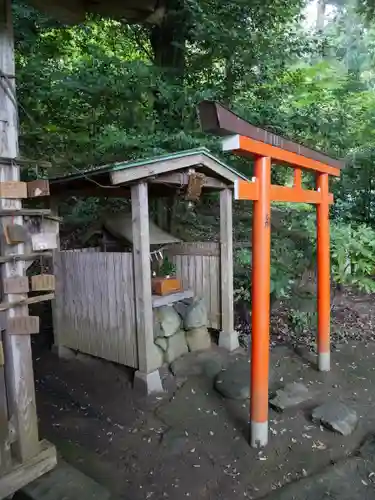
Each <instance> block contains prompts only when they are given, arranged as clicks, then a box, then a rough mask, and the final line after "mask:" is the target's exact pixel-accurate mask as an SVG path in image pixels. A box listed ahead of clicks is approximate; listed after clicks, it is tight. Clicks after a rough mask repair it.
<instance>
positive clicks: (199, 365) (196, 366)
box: [169, 349, 225, 378]
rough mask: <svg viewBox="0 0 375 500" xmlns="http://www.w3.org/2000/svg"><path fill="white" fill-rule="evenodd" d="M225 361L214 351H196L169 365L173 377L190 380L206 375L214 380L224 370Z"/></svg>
mask: <svg viewBox="0 0 375 500" xmlns="http://www.w3.org/2000/svg"><path fill="white" fill-rule="evenodd" d="M224 364H225V361H224V359H223V357H222V356H221V355H220V353H219V352H217V351H215V350H214V349H210V350H206V351H195V352H190V353H189V354H185V355H184V356H181V357H180V358H178V359H176V360H175V361H173V363H171V364H170V365H169V368H170V370H171V372H172V373H173V375H175V376H176V377H182V378H188V377H192V376H195V375H205V376H206V377H208V378H214V377H216V375H217V374H218V373H219V372H220V371H221V370H222V368H223V366H224Z"/></svg>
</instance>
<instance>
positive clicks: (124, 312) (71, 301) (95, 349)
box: [55, 251, 138, 367]
mask: <svg viewBox="0 0 375 500" xmlns="http://www.w3.org/2000/svg"><path fill="white" fill-rule="evenodd" d="M59 259H61V260H62V261H63V264H62V265H61V266H60V267H59V269H58V270H57V271H56V290H57V291H58V292H56V293H60V294H63V300H61V297H57V303H58V311H57V313H58V314H57V316H56V320H57V321H59V325H56V326H57V328H58V331H59V332H60V331H61V332H62V333H61V345H65V346H66V347H70V348H72V349H77V350H79V351H81V352H85V353H87V354H91V355H94V356H99V357H102V358H104V359H108V360H110V361H115V362H120V363H122V364H126V365H128V366H132V367H137V364H138V362H137V353H136V335H135V332H136V329H135V317H134V312H133V311H134V288H133V286H132V283H131V280H132V275H133V256H132V254H130V253H127V254H121V253H98V252H95V253H91V252H90V253H88V252H70V251H66V252H59ZM55 260H58V259H55ZM123 260H124V261H125V264H126V265H124V264H123ZM106 283H107V284H106ZM133 285H134V283H133Z"/></svg>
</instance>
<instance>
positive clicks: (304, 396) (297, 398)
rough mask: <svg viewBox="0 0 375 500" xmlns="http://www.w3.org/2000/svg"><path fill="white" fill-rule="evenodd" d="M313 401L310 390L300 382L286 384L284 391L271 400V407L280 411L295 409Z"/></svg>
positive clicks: (279, 391)
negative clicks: (310, 400)
mask: <svg viewBox="0 0 375 500" xmlns="http://www.w3.org/2000/svg"><path fill="white" fill-rule="evenodd" d="M309 399H311V394H310V393H309V390H308V388H307V387H306V386H305V385H304V384H301V383H299V382H292V383H291V384H286V386H285V387H284V388H283V389H279V390H278V391H276V396H275V397H274V398H273V399H271V401H270V405H271V406H272V408H275V409H276V410H278V411H284V410H287V409H288V408H294V407H295V406H298V405H300V404H302V403H304V402H306V401H308V400H309Z"/></svg>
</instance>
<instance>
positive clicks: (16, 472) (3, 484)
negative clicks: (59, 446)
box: [0, 441, 57, 498]
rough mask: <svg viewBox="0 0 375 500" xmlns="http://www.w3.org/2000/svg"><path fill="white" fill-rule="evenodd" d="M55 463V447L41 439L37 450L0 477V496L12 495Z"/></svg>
mask: <svg viewBox="0 0 375 500" xmlns="http://www.w3.org/2000/svg"><path fill="white" fill-rule="evenodd" d="M56 464H57V457H56V449H55V447H54V446H53V445H52V444H50V443H49V442H48V441H42V442H41V443H40V448H39V449H38V452H37V453H36V454H35V455H34V456H33V457H31V458H30V459H28V460H27V461H25V462H24V463H23V464H20V465H17V466H16V467H14V468H12V470H11V471H10V472H8V473H7V474H5V475H2V476H1V477H0V498H7V497H8V496H11V495H13V493H15V492H16V491H18V490H20V489H21V488H23V487H24V486H26V485H27V484H29V483H31V482H32V481H34V480H35V479H37V478H38V477H40V476H42V475H43V474H45V473H46V472H49V471H50V470H52V469H53V468H54V467H55V465H56Z"/></svg>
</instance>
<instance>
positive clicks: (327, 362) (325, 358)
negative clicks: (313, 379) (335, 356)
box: [318, 352, 331, 372]
mask: <svg viewBox="0 0 375 500" xmlns="http://www.w3.org/2000/svg"><path fill="white" fill-rule="evenodd" d="M318 366H319V371H321V372H329V371H330V370H331V353H330V352H323V353H319V354H318Z"/></svg>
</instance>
